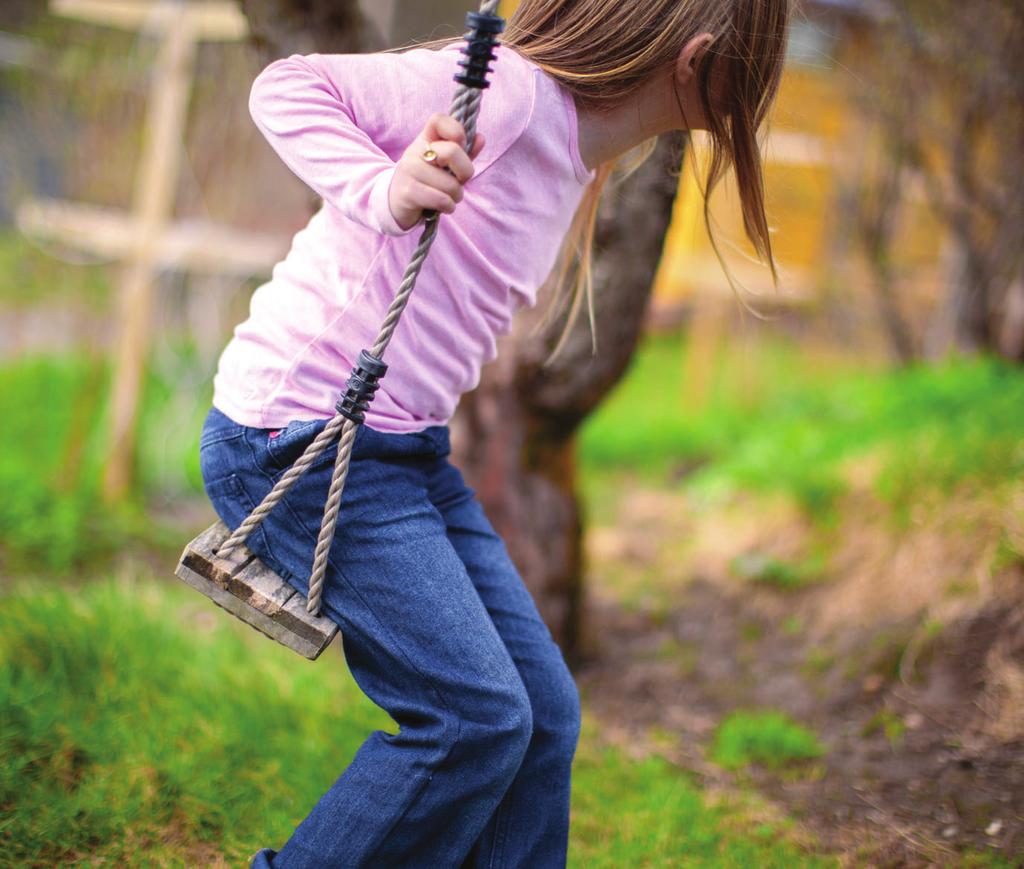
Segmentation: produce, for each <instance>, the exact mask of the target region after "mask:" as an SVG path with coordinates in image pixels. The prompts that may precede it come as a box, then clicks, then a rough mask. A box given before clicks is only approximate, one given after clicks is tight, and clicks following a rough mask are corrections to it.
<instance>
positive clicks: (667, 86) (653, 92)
mask: <svg viewBox="0 0 1024 869" xmlns="http://www.w3.org/2000/svg"><path fill="white" fill-rule="evenodd" d="M576 115H577V119H578V130H577V135H578V141H579V148H580V156H581V157H582V158H583V163H584V165H585V166H586V167H587V169H588V170H590V169H593V168H595V167H596V166H597V165H598V164H599V163H603V162H605V161H606V160H611V159H613V158H615V157H617V156H619V155H620V154H623V153H625V152H626V151H628V150H629V149H630V148H633V147H634V146H636V145H639V144H640V143H641V142H643V141H644V140H646V139H650V138H651V137H653V136H657V135H660V134H661V133H665V132H668V131H669V130H677V129H680V128H681V127H682V126H683V121H682V118H681V116H680V114H679V103H678V102H677V99H676V94H675V93H674V92H673V84H672V78H671V76H670V75H669V74H668V73H667V72H666V74H665V75H660V76H652V77H651V80H650V81H649V82H648V83H647V84H645V85H643V86H642V87H640V88H639V89H638V90H637V91H636V92H635V93H633V94H631V95H630V96H629V97H628V98H627V99H624V100H622V101H621V102H619V103H617V104H616V105H614V106H612V107H610V108H606V109H601V110H600V111H597V110H588V109H586V108H583V107H580V106H579V105H577V109H576Z"/></svg>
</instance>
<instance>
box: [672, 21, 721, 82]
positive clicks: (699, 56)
mask: <svg viewBox="0 0 1024 869" xmlns="http://www.w3.org/2000/svg"><path fill="white" fill-rule="evenodd" d="M714 41H715V37H714V35H713V34H711V33H707V32H705V33H698V34H697V35H696V36H694V37H693V38H692V39H691V40H690V41H689V42H687V43H686V45H684V46H683V47H682V48H681V49H680V50H679V56H678V57H677V58H676V67H675V83H676V85H677V86H678V87H682V88H685V87H686V86H687V85H689V84H690V82H691V81H692V79H693V77H694V75H696V73H697V67H698V66H699V65H700V64H701V62H702V61H703V60H704V54H705V52H706V51H707V47H708V46H709V45H710V44H711V43H712V42H714Z"/></svg>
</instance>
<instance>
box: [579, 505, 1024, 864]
mask: <svg viewBox="0 0 1024 869" xmlns="http://www.w3.org/2000/svg"><path fill="white" fill-rule="evenodd" d="M626 491H627V492H628V493H629V494H627V495H626V496H625V497H624V498H622V500H621V501H620V502H619V505H618V509H617V515H616V516H615V517H614V519H613V521H610V522H608V523H607V524H605V525H600V526H596V527H593V526H592V527H591V530H590V532H589V533H588V541H587V552H588V560H589V563H590V568H589V571H588V580H589V585H588V589H587V628H586V636H585V654H584V657H583V662H582V665H581V666H580V667H579V669H578V670H577V677H578V682H579V685H580V690H581V693H582V694H583V696H584V698H585V700H586V702H587V703H588V705H589V706H590V708H591V709H592V710H593V711H594V712H595V714H597V715H598V716H599V718H600V719H601V721H602V723H603V724H606V725H607V726H608V727H609V728H610V729H611V731H612V732H614V733H617V734H618V735H619V737H620V738H621V740H622V742H623V743H624V744H629V745H630V746H632V747H633V749H634V750H636V748H637V746H640V747H641V749H642V750H649V751H655V752H658V753H660V754H662V755H663V756H665V757H667V758H668V759H670V760H672V761H674V762H676V763H678V764H679V765H681V766H682V767H685V768H687V769H690V770H692V771H694V772H695V773H696V774H697V775H698V777H699V778H700V779H701V781H702V782H703V783H704V784H705V785H706V786H707V787H710V788H723V787H724V788H730V787H731V788H737V787H739V788H743V787H750V786H753V787H754V788H756V789H757V790H758V791H759V792H760V793H761V794H763V795H764V796H766V797H767V798H768V799H769V800H771V801H772V802H774V803H776V804H777V805H778V806H779V807H780V808H781V809H783V810H785V811H786V812H788V813H789V814H791V815H792V816H794V817H796V818H797V819H798V820H799V821H800V822H801V823H802V824H803V825H805V826H806V828H808V829H809V830H810V831H811V832H813V833H814V834H815V835H816V836H817V837H818V839H819V840H820V841H821V843H822V844H823V845H824V846H825V847H827V848H829V849H830V850H834V851H837V852H840V853H843V854H845V855H847V856H848V857H849V860H850V863H851V865H852V864H858V865H870V866H884V867H917V866H935V865H939V866H959V865H968V863H967V858H965V857H964V856H963V854H964V852H965V851H968V850H970V851H975V852H977V851H989V852H996V853H998V854H1000V855H1001V856H1002V857H1003V858H1004V859H1005V860H1008V861H1009V862H1010V864H1011V865H1020V866H1024V564H1022V562H1021V560H1020V558H1019V557H1017V556H1011V557H1005V555H1004V553H1005V552H1011V553H1012V552H1020V551H1021V543H1022V542H1024V487H1021V488H1020V489H1018V490H1017V491H1013V492H1009V493H1004V495H1005V497H1004V496H1000V497H994V496H993V495H992V494H991V493H964V494H961V495H955V496H953V497H952V498H950V497H949V496H946V497H944V498H943V499H936V501H935V503H933V504H924V503H922V504H920V505H918V506H917V507H916V508H915V511H914V515H912V516H911V517H910V522H909V525H904V526H900V527H896V526H893V525H891V523H889V522H888V519H887V516H886V513H887V511H886V510H885V509H884V506H883V505H879V504H878V503H876V502H875V501H874V500H873V499H872V498H871V496H869V495H867V494H866V493H865V492H864V491H861V492H857V491H856V490H855V491H854V492H853V493H852V494H851V495H850V496H849V497H848V498H847V499H846V500H845V501H844V503H843V504H842V505H841V510H840V516H841V517H842V520H841V522H840V524H839V526H838V527H837V528H836V529H835V530H834V532H833V533H834V535H835V536H834V537H833V538H832V544H831V546H830V548H829V556H828V559H827V563H826V566H825V567H824V569H823V571H822V575H821V576H819V577H816V578H815V580H814V581H812V582H809V583H806V584H801V585H799V587H796V588H792V587H791V588H783V587H779V586H778V585H773V584H771V583H764V582H756V581H752V580H751V579H750V578H749V577H747V578H744V577H743V576H742V575H740V576H737V575H736V571H735V570H731V569H730V563H732V559H734V558H735V557H737V556H742V557H746V558H748V559H749V558H751V557H766V556H768V557H774V558H781V559H786V558H788V559H793V558H797V557H799V556H800V554H801V553H802V552H806V551H807V548H808V547H809V546H811V545H813V541H814V540H816V539H817V540H819V541H820V532H815V531H813V530H812V528H811V526H810V524H809V523H807V522H806V520H805V519H802V518H801V517H800V515H799V512H798V511H796V510H795V509H794V508H792V507H791V506H789V505H787V504H786V503H785V502H784V501H782V500H774V501H766V500H765V499H763V498H761V499H753V498H751V499H750V500H749V501H748V500H745V499H739V500H738V501H737V500H734V501H733V502H732V503H730V504H727V505H725V506H722V505H719V506H717V507H714V508H706V507H700V506H695V505H693V504H692V503H688V501H687V498H686V496H684V495H683V494H681V493H679V492H667V491H655V490H650V489H642V488H638V487H635V486H634V487H633V488H632V489H629V488H627V490H626ZM1007 541H1010V542H1011V543H1012V545H1011V546H1009V547H1007ZM741 573H742V571H741ZM740 708H742V709H765V708H772V709H781V710H784V711H785V712H787V713H789V714H790V715H791V716H793V717H794V718H795V719H796V720H798V721H800V722H802V723H804V724H805V725H808V726H810V727H812V728H814V729H815V730H816V732H817V733H818V735H819V737H820V738H821V740H822V742H823V743H824V744H825V746H826V747H827V754H826V756H825V757H824V758H823V759H822V761H821V762H820V763H816V764H813V765H811V767H810V768H809V769H805V770H804V771H803V772H800V771H795V772H791V773H784V774H774V773H771V772H769V771H768V770H766V769H761V768H752V769H750V770H749V771H747V772H745V773H742V774H740V775H738V776H736V775H730V774H727V773H725V772H724V771H723V770H721V769H719V768H718V767H717V766H716V765H715V764H713V763H711V762H710V761H709V760H708V759H707V751H708V749H709V747H710V745H711V742H712V740H713V736H714V729H715V726H716V725H717V723H718V722H719V721H720V720H721V719H722V717H723V716H724V715H726V714H727V713H729V712H730V711H732V710H735V709H740Z"/></svg>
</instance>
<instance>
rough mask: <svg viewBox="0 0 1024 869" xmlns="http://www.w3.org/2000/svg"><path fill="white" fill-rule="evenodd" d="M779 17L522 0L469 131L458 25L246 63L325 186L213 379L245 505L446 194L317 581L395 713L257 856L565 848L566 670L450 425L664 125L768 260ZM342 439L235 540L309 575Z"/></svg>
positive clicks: (297, 440)
mask: <svg viewBox="0 0 1024 869" xmlns="http://www.w3.org/2000/svg"><path fill="white" fill-rule="evenodd" d="M787 15H788V8H787V0H522V2H521V3H520V4H519V7H518V9H517V10H516V12H515V14H513V15H512V16H511V18H510V20H509V22H508V25H507V27H506V30H505V33H504V35H503V38H502V43H503V44H502V45H501V47H499V49H498V50H497V60H496V61H495V63H494V64H493V68H494V72H493V73H492V75H491V77H490V80H491V86H490V87H489V88H488V89H487V90H485V91H484V92H483V95H482V102H481V108H480V114H479V118H478V121H477V129H478V130H479V131H480V132H479V134H478V135H477V138H476V140H475V143H474V147H473V150H472V153H471V154H466V153H465V151H464V150H463V145H464V143H465V141H466V140H465V131H464V129H463V127H462V125H461V124H460V123H459V122H458V121H456V120H455V119H454V118H452V117H451V116H449V115H447V114H445V111H446V108H447V106H448V105H449V102H450V99H451V96H452V93H453V91H454V87H455V83H454V82H453V81H452V76H453V75H454V74H455V73H456V72H457V71H458V69H459V68H458V65H457V61H458V60H459V59H460V57H461V55H460V53H459V51H458V49H459V48H460V47H461V45H462V43H461V41H460V40H457V39H452V40H441V41H438V42H435V43H430V44H427V45H421V46H417V47H414V48H412V49H410V50H405V51H402V52H399V53H391V52H381V53H378V54H368V55H317V54H313V55H309V56H299V55H293V56H292V57H289V58H287V59H284V60H279V61H276V62H274V63H272V64H270V65H269V66H268V67H267V68H266V69H265V70H264V71H263V72H262V73H261V74H260V75H259V76H258V77H257V79H256V81H255V83H254V85H253V88H252V94H251V99H250V109H251V112H252V116H253V119H254V120H255V122H256V124H257V126H258V127H259V129H260V130H261V131H262V132H263V134H264V135H265V136H266V138H267V140H268V141H269V142H270V144H271V145H272V146H273V147H274V149H275V150H276V151H277V153H278V154H279V155H280V157H281V159H282V160H283V161H284V162H285V163H286V164H287V165H288V166H289V167H290V168H291V169H292V170H293V171H294V172H295V174H296V175H298V177H299V178H301V179H302V180H303V181H304V182H305V183H306V184H308V185H309V186H310V187H311V188H312V189H313V190H314V191H316V192H317V193H318V194H319V195H320V196H321V197H322V199H323V207H322V208H321V209H320V210H319V211H318V212H317V213H316V214H315V215H314V216H313V217H312V218H311V220H310V221H309V224H308V225H307V226H306V227H305V228H304V229H302V230H301V231H300V232H298V233H297V234H296V236H295V239H294V242H293V244H292V248H291V250H290V251H289V253H288V255H287V257H286V258H285V259H284V260H283V261H282V262H280V263H278V265H277V266H276V267H275V268H274V270H273V274H272V277H271V280H270V281H269V282H268V283H266V284H264V285H262V286H261V287H259V288H258V289H257V290H256V292H255V293H254V295H253V297H252V302H251V312H250V316H249V318H248V319H247V320H246V321H245V322H243V323H241V324H240V325H238V326H237V327H236V329H235V331H234V337H233V338H232V340H231V341H230V342H229V344H228V345H227V347H226V349H225V350H224V352H223V354H222V356H221V358H220V362H219V367H218V370H217V373H216V376H215V378H214V397H213V407H212V408H211V409H210V411H209V415H208V417H207V420H206V422H205V425H204V428H203V432H202V436H201V444H200V455H201V467H202V473H203V478H204V481H205V486H206V491H207V493H208V495H209V497H210V499H211V501H212V503H213V505H214V507H215V509H216V511H217V513H218V514H219V515H220V517H221V518H222V519H223V520H224V522H225V523H226V524H227V525H228V526H229V527H231V528H236V527H237V526H238V525H239V524H240V523H241V521H242V520H243V519H244V518H245V517H246V516H247V515H248V514H249V513H250V511H251V510H252V509H253V508H254V506H255V505H256V504H258V503H259V502H260V501H261V500H262V499H263V497H264V496H265V495H266V494H267V492H269V491H270V489H271V488H272V487H273V485H274V483H275V482H276V481H277V480H279V479H280V477H281V476H282V475H283V473H284V472H285V471H286V470H287V469H288V468H289V466H290V465H291V464H292V462H293V461H294V460H295V459H296V458H298V457H299V456H300V455H301V454H302V452H303V450H304V449H305V448H306V446H307V445H308V444H309V443H310V442H311V441H312V440H313V439H314V438H315V437H316V435H317V434H318V432H320V431H321V430H322V429H323V427H324V426H325V425H326V423H327V421H328V420H329V419H330V418H331V417H332V416H333V415H334V413H335V411H334V404H335V402H336V401H337V399H338V397H339V396H340V395H341V394H342V393H343V392H344V382H345V380H346V378H347V377H348V374H349V372H350V371H351V369H352V365H353V363H354V361H355V359H356V358H357V356H358V354H359V351H360V349H361V348H363V347H368V346H370V345H371V343H372V341H373V339H374V337H375V336H376V334H377V331H378V329H379V327H380V324H381V321H382V319H383V317H384V315H385V312H386V310H387V308H388V305H389V303H390V302H391V300H392V298H393V297H394V294H395V291H396V288H397V287H398V285H399V283H400V281H401V278H402V274H403V272H404V270H405V267H406V265H407V263H408V261H409V256H410V254H411V252H412V251H413V249H414V248H415V247H416V244H417V241H418V237H419V233H417V232H415V231H414V230H415V229H416V227H417V226H418V225H419V224H420V223H421V221H422V217H423V211H424V210H425V209H433V210H437V211H440V212H442V213H443V215H444V216H442V218H441V222H440V225H439V229H438V236H437V238H436V240H435V242H434V245H433V248H432V250H431V252H430V255H429V256H428V257H427V259H426V261H425V264H424V266H423V269H422V271H421V273H420V275H419V279H418V282H417V287H416V290H415V292H414V293H413V296H412V298H411V300H410V302H409V306H408V308H407V309H406V311H405V313H404V315H403V316H402V319H401V321H400V323H399V325H398V327H397V329H396V330H395V333H394V335H393V338H392V341H391V343H390V345H389V347H388V349H387V353H386V354H385V357H386V358H385V361H386V362H387V363H388V366H389V369H388V373H387V375H386V377H384V378H383V379H382V380H381V384H380V388H379V390H378V392H377V393H376V396H375V398H374V400H373V402H372V404H371V405H370V409H369V411H368V413H367V415H366V421H365V423H364V424H363V425H361V426H360V427H359V428H358V430H357V434H356V437H355V440H354V443H353V449H352V455H351V462H350V467H349V473H348V479H347V483H346V485H345V489H344V494H343V497H342V502H341V507H340V514H339V517H340V518H339V524H338V529H337V533H336V535H335V538H334V541H333V544H332V547H331V550H330V557H329V563H328V571H327V578H326V583H325V586H324V591H323V597H322V604H321V605H322V612H323V613H324V614H325V615H327V616H328V617H329V618H331V619H332V620H334V621H335V622H336V623H337V624H338V625H339V627H340V630H341V635H342V643H343V649H344V654H345V658H346V662H347V664H348V667H349V669H350V670H351V673H352V676H353V678H354V679H355V680H356V682H357V683H358V684H359V686H360V688H361V689H362V690H363V691H364V692H365V693H366V695H367V696H368V697H369V698H371V699H372V700H373V701H374V702H375V703H377V704H378V705H379V706H381V707H382V708H383V709H385V710H386V711H387V712H388V713H389V714H390V715H391V716H392V717H393V719H394V720H395V722H396V723H397V724H398V728H399V729H398V732H397V733H389V732H386V731H382V730H378V731H375V732H374V733H372V734H370V736H369V738H368V739H367V740H366V741H365V742H364V743H363V745H362V746H361V747H360V749H359V751H358V752H357V753H356V755H355V757H354V758H353V759H352V761H351V763H350V764H349V765H348V767H347V768H346V769H345V770H344V772H343V773H342V774H341V776H340V778H338V779H337V781H336V782H335V783H334V785H333V786H332V787H331V788H330V790H329V791H328V792H327V793H326V794H324V795H323V797H322V798H321V799H320V800H319V802H318V803H317V804H316V806H314V807H313V809H312V811H311V812H310V814H309V815H308V817H306V818H305V819H304V820H303V821H302V822H301V823H300V824H299V826H298V827H297V829H296V830H295V832H294V834H293V835H292V836H291V838H290V839H289V840H288V841H287V842H286V843H284V845H283V846H281V848H280V850H279V851H276V850H273V849H271V848H263V849H262V850H260V851H259V852H258V853H257V854H256V855H255V857H254V859H253V863H252V865H253V866H255V867H268V866H275V867H285V869H295V867H317V869H321V867H369V866H373V867H392V866H396V867H398V866H401V867H432V869H436V867H460V866H463V867H468V866H473V867H484V866H486V867H529V869H548V867H560V866H564V865H565V861H566V851H567V844H568V833H569V796H570V767H571V764H572V759H573V756H574V752H575V748H576V744H577V739H578V736H579V729H580V708H579V695H578V693H577V690H576V686H575V683H574V680H573V678H572V675H571V674H570V672H569V670H568V668H567V667H566V664H565V661H564V659H563V657H562V654H561V651H560V649H559V647H558V646H557V645H556V644H555V642H554V641H553V639H552V637H551V634H550V632H549V631H548V629H547V627H546V626H545V624H544V622H543V621H542V619H541V617H540V615H539V614H538V611H537V608H536V606H535V604H534V601H533V599H532V598H531V596H530V594H529V592H528V591H527V589H526V587H525V586H524V584H523V582H522V579H521V578H520V576H519V574H518V573H517V571H516V568H515V566H514V565H513V563H512V561H511V560H510V558H509V554H508V552H507V550H506V548H505V545H504V543H503V541H502V540H501V539H500V537H499V536H498V535H497V534H496V533H495V531H494V529H493V528H492V526H491V524H490V523H489V522H488V519H487V517H486V516H485V515H484V512H483V510H482V509H481V506H480V503H479V501H478V500H477V499H476V497H475V492H474V490H473V489H471V488H470V487H468V486H467V485H466V483H465V481H464V480H463V478H462V475H461V473H460V472H459V470H458V469H457V468H456V467H455V466H453V465H452V464H451V463H450V462H449V459H448V456H449V453H450V442H449V429H448V426H447V423H448V420H449V418H450V417H451V415H452V413H453V411H454V410H455V407H456V404H457V403H458V400H459V397H460V395H462V394H463V393H464V392H466V391H467V390H470V389H472V388H473V387H474V386H476V384H477V383H478V381H479V375H480V368H481V366H482V365H483V364H485V363H486V362H488V361H490V360H491V359H493V358H494V356H495V347H496V343H495V342H496V337H497V336H499V335H501V334H504V333H506V332H508V331H509V329H510V327H511V320H512V316H513V314H514V313H515V312H516V310H518V309H519V308H521V307H522V306H532V305H533V304H534V302H535V298H536V292H537V289H538V288H539V287H540V286H541V285H542V284H543V283H544V281H545V279H546V278H547V277H548V275H549V273H551V272H552V269H553V267H554V265H555V264H556V260H557V259H558V255H559V252H560V251H561V252H562V253H563V255H564V254H565V251H567V250H570V251H571V250H572V249H573V248H578V249H579V250H582V252H583V257H582V260H581V266H580V268H578V269H577V275H576V282H575V285H574V290H575V294H576V299H577V301H578V299H579V298H580V292H581V289H580V288H581V287H586V289H587V292H588V297H589V289H590V281H589V273H588V272H589V257H588V256H587V255H586V251H587V248H588V245H589V243H590V238H589V236H590V235H591V234H592V232H593V219H592V218H593V214H594V210H595V209H596V207H597V204H598V196H599V194H600V191H601V188H602V186H603V185H604V183H605V181H606V180H607V178H608V175H609V173H610V171H611V169H612V168H613V167H614V166H615V163H616V160H617V159H618V158H619V157H621V156H622V155H625V154H626V153H627V152H633V153H634V154H635V153H636V152H637V151H639V152H641V153H643V152H644V151H645V150H646V153H648V154H649V153H650V146H651V145H652V144H653V141H654V139H655V138H656V137H657V135H658V134H660V133H662V132H665V131H668V130H673V129H707V130H709V131H710V133H711V138H712V144H713V149H714V150H713V155H714V161H713V163H712V167H711V172H710V174H709V183H708V185H707V186H708V188H710V187H711V186H713V184H714V182H715V181H716V180H717V178H718V176H719V175H720V174H721V172H722V170H723V168H722V167H723V166H728V165H733V166H734V167H735V169H736V172H737V178H738V181H739V182H740V192H741V196H742V200H743V208H744V216H745V223H746V226H747V232H748V235H750V237H751V239H752V241H753V242H754V244H755V246H756V247H757V249H758V251H759V252H761V253H762V254H763V255H765V256H766V257H767V259H768V261H769V263H772V260H771V250H770V245H769V239H768V231H767V225H766V222H765V216H764V210H763V197H762V192H763V191H762V184H761V171H760V162H759V150H758V146H757V142H756V141H755V138H754V135H755V132H756V131H757V129H758V127H759V126H760V124H761V122H762V120H763V119H764V116H765V114H766V112H767V110H768V107H769V105H770V103H771V101H772V100H773V98H774V94H775V91H776V88H777V85H778V79H779V74H780V68H781V65H782V59H783V54H784V48H785V35H786V20H787ZM442 167H446V168H447V170H450V172H451V174H449V172H448V171H446V168H442ZM574 218H575V219H574ZM563 241H564V242H565V243H564V244H563ZM563 262H564V260H563ZM772 266H773V273H774V263H772ZM562 276H563V277H564V270H563V272H562ZM575 309H576V307H575V306H574V311H575ZM570 320H571V318H570ZM566 328H568V326H567V327H566ZM336 457H337V447H336V444H335V446H334V447H333V448H328V449H327V450H325V451H324V452H323V453H322V454H321V455H320V456H319V457H318V459H317V460H316V461H315V462H314V463H313V464H312V466H311V467H310V468H309V469H308V470H307V471H306V473H305V474H304V475H303V476H302V477H301V478H300V479H299V480H298V482H297V483H296V484H295V485H294V486H293V487H292V489H291V490H290V491H289V493H288V494H287V495H286V497H285V498H284V500H283V501H282V502H281V503H280V504H279V505H278V506H277V507H276V508H275V509H274V511H273V512H272V513H271V514H270V515H269V516H268V517H267V518H266V519H265V520H264V521H263V522H262V524H261V525H260V526H259V527H258V528H257V530H256V531H255V532H254V533H253V534H251V535H250V537H249V539H248V540H247V545H248V546H249V548H250V549H251V550H252V551H253V552H254V553H255V554H256V555H258V556H259V557H260V558H261V559H263V561H264V562H265V563H266V564H267V565H268V566H269V567H271V568H272V569H273V570H275V571H276V572H277V573H279V574H280V575H281V576H282V577H284V578H285V579H286V580H287V581H288V582H289V583H290V584H292V585H293V586H294V587H295V588H296V589H297V590H299V591H300V592H302V593H303V594H308V579H309V572H310V567H311V565H312V561H313V551H314V547H315V544H316V540H317V534H318V532H319V529H320V522H321V518H322V514H323V507H324V501H325V498H326V496H327V490H328V487H329V485H330V479H331V473H332V470H333V466H334V463H335V460H336ZM324 736H325V738H329V737H330V735H329V734H324Z"/></svg>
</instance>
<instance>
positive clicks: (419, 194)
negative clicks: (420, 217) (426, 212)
mask: <svg viewBox="0 0 1024 869" xmlns="http://www.w3.org/2000/svg"><path fill="white" fill-rule="evenodd" d="M412 184H413V187H414V192H415V194H416V201H417V202H418V203H420V207H422V208H429V209H431V210H433V211H443V212H444V213H445V214H451V213H452V212H453V211H454V210H455V204H456V202H457V201H458V200H456V199H453V198H452V197H451V196H449V195H448V194H447V193H444V192H443V191H441V190H438V189H437V188H436V187H432V186H431V185H429V184H424V183H423V182H422V181H416V180H414V181H413V182H412ZM459 198H460V199H461V198H462V197H461V196H460V197H459Z"/></svg>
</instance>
